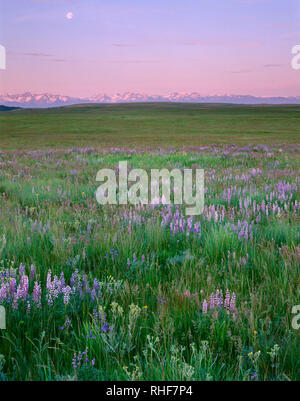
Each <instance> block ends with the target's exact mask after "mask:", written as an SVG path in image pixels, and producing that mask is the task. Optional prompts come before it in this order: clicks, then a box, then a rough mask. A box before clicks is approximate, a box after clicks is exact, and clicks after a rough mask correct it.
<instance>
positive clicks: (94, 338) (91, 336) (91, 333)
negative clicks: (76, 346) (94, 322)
mask: <svg viewBox="0 0 300 401" xmlns="http://www.w3.org/2000/svg"><path fill="white" fill-rule="evenodd" d="M86 338H92V339H93V340H96V337H95V336H94V335H93V331H92V330H90V334H88V335H87V336H86Z"/></svg>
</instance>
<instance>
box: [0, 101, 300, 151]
mask: <svg viewBox="0 0 300 401" xmlns="http://www.w3.org/2000/svg"><path fill="white" fill-rule="evenodd" d="M299 116H300V106H267V105H264V106H234V105H212V104H177V103H154V104H117V105H108V104H107V105H78V106H70V107H63V108H53V109H38V110H37V109H31V110H16V111H14V112H1V113H0V147H1V149H2V150H4V149H5V150H9V149H10V150H16V149H53V148H55V149H57V148H68V147H72V146H78V147H86V146H94V147H101V148H104V147H106V148H109V147H122V148H124V147H126V148H135V149H138V148H144V149H145V148H155V147H157V146H160V147H164V148H167V147H176V148H181V147H182V146H190V145H195V146H199V145H207V144H213V143H216V144H225V143H227V144H228V143H230V144H233V143H234V144H238V145H248V144H251V143H253V144H257V143H299V133H300V117H299Z"/></svg>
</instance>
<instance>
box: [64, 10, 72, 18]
mask: <svg viewBox="0 0 300 401" xmlns="http://www.w3.org/2000/svg"><path fill="white" fill-rule="evenodd" d="M66 18H67V19H73V13H72V11H69V12H68V13H67V14H66Z"/></svg>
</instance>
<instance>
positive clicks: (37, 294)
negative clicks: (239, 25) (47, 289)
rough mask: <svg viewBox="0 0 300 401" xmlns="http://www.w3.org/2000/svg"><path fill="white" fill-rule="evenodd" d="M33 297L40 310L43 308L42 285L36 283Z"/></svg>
mask: <svg viewBox="0 0 300 401" xmlns="http://www.w3.org/2000/svg"><path fill="white" fill-rule="evenodd" d="M32 295H33V301H34V302H35V304H36V306H37V307H38V308H40V307H41V297H42V289H41V285H40V284H39V283H38V282H37V281H36V282H35V283H34V288H33V293H32Z"/></svg>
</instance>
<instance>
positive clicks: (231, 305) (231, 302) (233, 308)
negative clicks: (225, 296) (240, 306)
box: [229, 292, 236, 312]
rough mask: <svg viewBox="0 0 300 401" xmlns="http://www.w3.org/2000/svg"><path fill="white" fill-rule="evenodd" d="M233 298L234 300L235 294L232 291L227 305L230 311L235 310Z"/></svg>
mask: <svg viewBox="0 0 300 401" xmlns="http://www.w3.org/2000/svg"><path fill="white" fill-rule="evenodd" d="M235 300H236V296H235V293H234V292H233V293H232V296H231V300H230V305H229V308H230V310H231V312H234V311H235Z"/></svg>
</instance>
